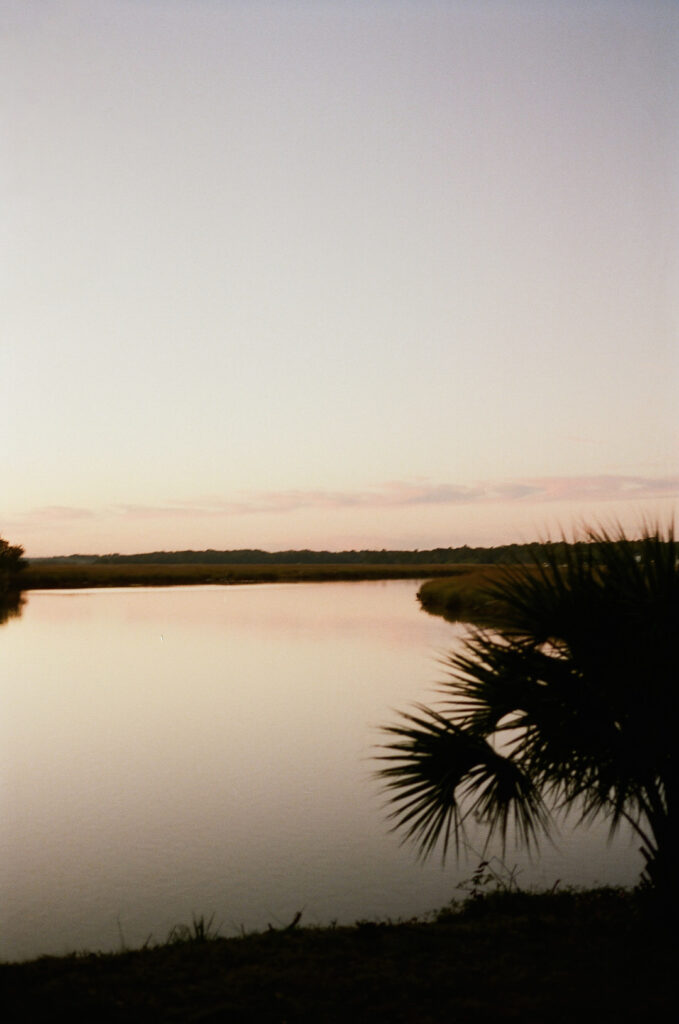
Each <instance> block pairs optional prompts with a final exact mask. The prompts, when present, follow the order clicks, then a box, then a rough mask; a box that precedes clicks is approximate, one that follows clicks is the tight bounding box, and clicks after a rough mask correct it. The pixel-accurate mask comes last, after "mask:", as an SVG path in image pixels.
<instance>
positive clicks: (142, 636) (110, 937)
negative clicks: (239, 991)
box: [0, 581, 639, 958]
mask: <svg viewBox="0 0 679 1024" xmlns="http://www.w3.org/2000/svg"><path fill="white" fill-rule="evenodd" d="M416 590H417V583H415V582H413V581H404V582H396V581H393V582H388V583H374V582H370V583H320V584H272V585H262V586H256V587H255V586H250V587H246V586H243V587H226V588H218V587H200V588H186V589H181V590H178V589H175V588H170V589H168V590H142V589H131V590H120V591H94V592H82V591H80V592H63V593H61V594H60V593H57V592H54V591H52V592H44V593H37V592H32V593H31V594H30V595H29V598H28V602H27V607H26V610H25V612H24V615H23V617H22V618H21V620H20V622H18V623H17V624H16V628H13V629H11V630H8V631H7V632H6V633H3V636H2V643H1V650H2V658H1V659H0V685H1V690H0V693H1V695H2V702H3V713H2V716H1V718H0V780H1V790H0V792H1V796H0V800H1V803H2V814H3V821H4V827H3V830H2V834H1V835H0V905H2V907H3V928H2V934H1V939H0V957H6V958H7V957H18V958H22V957H30V956H34V955H37V954H40V953H46V952H54V953H60V952H66V951H68V950H73V949H83V948H90V949H101V948H104V949H105V948H115V947H116V946H117V945H118V944H119V941H120V939H119V935H120V932H119V926H120V927H121V928H122V931H123V934H124V937H125V941H126V942H127V943H128V944H129V945H139V944H141V943H143V942H144V941H145V940H146V938H147V937H148V936H149V934H151V933H153V935H154V936H155V937H156V938H157V939H160V938H164V937H165V935H166V934H167V932H168V931H169V930H170V928H171V927H172V926H173V925H174V924H176V923H177V922H178V921H189V920H190V919H191V914H192V912H196V913H205V914H207V915H208V916H209V915H210V914H212V913H213V912H214V913H215V915H216V922H218V923H220V924H222V926H223V930H224V931H225V932H229V931H234V930H237V929H239V928H240V927H241V926H243V927H245V928H247V929H252V928H262V927H266V925H267V923H268V922H269V921H271V922H272V923H275V922H276V921H281V922H285V921H290V920H291V919H292V917H293V916H294V914H295V913H296V912H297V911H298V910H300V909H302V908H303V909H304V918H303V920H304V922H305V923H308V924H311V923H316V922H318V923H323V922H329V921H331V920H339V921H340V922H352V921H354V920H356V919H357V918H378V917H392V918H396V917H400V916H401V917H410V916H412V915H414V914H421V913H424V912H426V911H427V910H431V909H433V908H435V907H437V906H441V905H443V904H444V903H446V902H448V900H449V899H450V898H451V897H452V896H453V895H454V894H455V886H456V884H457V883H458V882H459V880H460V879H461V878H464V877H468V876H469V875H471V873H472V871H473V869H474V867H475V866H476V861H475V859H474V857H473V856H471V857H470V859H469V860H468V861H467V862H466V863H465V862H463V863H462V864H461V865H460V866H459V867H458V866H456V865H455V864H454V863H450V864H449V865H448V866H447V867H446V868H445V869H442V868H441V865H440V862H438V861H436V860H433V861H431V862H429V863H427V864H425V865H421V864H419V863H418V862H417V861H416V858H415V852H414V850H413V849H412V848H410V847H407V846H404V847H401V846H399V841H398V838H397V837H395V836H394V835H392V834H390V833H389V830H388V824H387V821H386V813H385V810H384V799H383V796H382V795H381V793H380V790H379V787H378V786H377V785H375V783H374V781H373V779H372V771H373V769H374V767H375V763H374V761H373V760H372V759H373V756H374V752H375V745H376V744H377V743H378V742H379V741H380V733H379V728H378V727H379V726H380V725H381V724H382V723H384V722H386V721H388V720H389V719H390V717H392V713H393V709H394V708H403V707H407V706H408V705H409V704H410V703H411V702H412V701H414V700H422V701H430V700H431V697H432V686H433V684H434V683H435V681H436V679H437V678H440V677H441V674H442V668H441V666H440V665H439V664H437V658H438V657H439V656H440V655H441V654H442V653H443V652H445V651H446V650H448V649H449V648H450V647H451V645H453V644H455V643H456V642H458V639H459V638H460V637H461V636H462V635H463V634H464V627H462V626H460V625H457V626H454V625H451V624H449V623H446V622H444V621H443V620H440V619H436V618H433V617H431V616H428V615H426V614H425V613H423V612H421V611H420V610H419V608H418V605H417V602H416V600H415V593H416ZM472 842H473V843H474V845H475V846H477V847H478V848H480V847H481V845H482V842H483V836H482V835H480V834H474V833H472ZM505 861H506V862H508V863H509V865H510V866H513V865H514V864H518V866H519V867H520V869H521V870H522V872H523V874H522V875H520V876H519V877H520V880H521V881H522V882H524V883H526V884H530V883H531V882H534V883H535V884H539V885H551V884H553V883H554V881H555V880H556V879H557V878H561V879H562V881H563V883H564V884H566V883H567V882H580V883H581V884H592V883H594V882H596V881H599V882H610V883H612V884H613V883H628V882H633V881H634V880H635V877H636V875H637V874H638V871H639V867H638V863H637V861H636V860H635V854H633V853H630V850H629V847H628V845H626V844H625V842H624V841H623V840H619V841H618V842H617V845H615V846H612V847H610V848H609V847H607V846H606V842H605V832H604V830H603V829H601V830H599V831H598V832H591V833H589V834H584V835H583V834H573V835H571V834H570V833H568V832H565V833H564V838H563V840H562V842H561V844H560V845H559V847H558V848H555V849H552V848H551V847H550V848H549V849H545V851H544V852H543V856H542V857H541V859H540V861H539V862H536V863H534V864H532V865H531V863H530V861H529V860H528V859H527V858H526V857H524V856H521V857H519V856H518V855H515V853H514V851H513V850H510V851H508V854H507V856H506V857H505Z"/></svg>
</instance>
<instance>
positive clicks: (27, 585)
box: [17, 563, 459, 590]
mask: <svg viewBox="0 0 679 1024" xmlns="http://www.w3.org/2000/svg"><path fill="white" fill-rule="evenodd" d="M457 571H459V567H457V566H449V565H368V564H366V565H347V564H330V563H328V564H323V563H321V564H297V565H288V564H281V565H271V564H269V565H219V564H212V565H211V564H206V565H200V564H198V565H193V564H190V563H186V564H184V563H180V564H176V565H173V564H158V565H147V564H136V563H122V564H119V563H113V564H101V563H100V564H95V565H79V564H50V563H37V564H35V565H29V566H28V567H27V568H26V569H24V570H23V572H22V573H21V576H20V577H18V578H17V585H18V586H19V587H20V589H21V590H70V589H80V588H82V589H86V588H94V587H170V586H190V585H199V584H203V585H204V584H209V583H212V584H225V585H228V584H235V583H309V582H325V581H328V582H331V581H340V580H357V581H358V580H402V579H429V578H431V577H441V576H450V575H451V573H455V572H457Z"/></svg>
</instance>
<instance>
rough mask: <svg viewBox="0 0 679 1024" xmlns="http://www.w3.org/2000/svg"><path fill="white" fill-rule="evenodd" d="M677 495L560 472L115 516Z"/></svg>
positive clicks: (138, 508) (296, 493) (627, 479)
mask: <svg viewBox="0 0 679 1024" xmlns="http://www.w3.org/2000/svg"><path fill="white" fill-rule="evenodd" d="M673 495H679V476H677V477H663V478H651V477H637V476H615V475H598V476H574V477H570V476H562V477H536V478H530V479H524V480H510V481H500V482H483V483H478V484H474V485H463V484H449V483H432V482H409V481H389V482H387V483H384V484H381V485H380V486H378V487H375V488H368V489H366V490H358V491H351V490H346V491H340V490H328V491H326V490H302V489H298V490H284V491H261V492H256V493H252V494H248V495H240V496H238V497H237V498H236V499H234V500H226V499H221V498H210V499H206V500H204V501H200V502H183V501H178V502H169V503H167V504H164V505H159V506H148V505H118V506H115V507H114V509H113V510H112V511H114V512H115V514H117V515H124V516H135V517H147V516H153V517H155V516H158V517H164V516H187V515H191V516H215V515H225V516H245V515H257V514H269V515H270V514H284V513H289V512H296V511H299V510H303V509H318V510H319V511H323V510H327V511H332V510H339V509H351V508H382V509H389V508H406V507H409V506H416V505H473V504H502V503H520V502H523V503H526V502H549V501H625V500H629V501H639V500H642V499H647V498H660V497H671V496H673Z"/></svg>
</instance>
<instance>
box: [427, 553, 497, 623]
mask: <svg viewBox="0 0 679 1024" xmlns="http://www.w3.org/2000/svg"><path fill="white" fill-rule="evenodd" d="M506 573H507V567H506V566H502V565H466V566H455V567H452V568H451V571H450V572H449V573H448V574H447V575H446V576H445V577H444V578H435V579H429V580H427V581H426V582H425V583H423V584H422V586H421V587H420V589H419V591H418V593H417V599H418V601H419V602H420V604H421V605H422V607H423V608H424V610H425V611H427V612H429V613H430V614H431V615H441V616H442V617H443V618H444V619H447V620H448V621H449V622H460V621H463V622H474V623H477V624H479V625H494V624H497V622H498V621H499V620H500V618H501V610H500V603H499V602H498V601H496V600H494V599H493V598H492V597H491V596H490V595H489V593H488V587H489V586H491V585H492V583H493V582H495V581H496V580H498V579H500V578H501V577H502V576H503V575H506ZM442 575H443V574H439V577H441V576H442Z"/></svg>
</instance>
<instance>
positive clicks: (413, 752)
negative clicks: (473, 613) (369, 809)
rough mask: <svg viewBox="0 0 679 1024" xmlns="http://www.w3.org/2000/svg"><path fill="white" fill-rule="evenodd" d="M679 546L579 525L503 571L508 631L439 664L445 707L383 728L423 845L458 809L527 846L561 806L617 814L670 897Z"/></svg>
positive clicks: (486, 636)
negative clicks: (581, 534) (573, 534)
mask: <svg viewBox="0 0 679 1024" xmlns="http://www.w3.org/2000/svg"><path fill="white" fill-rule="evenodd" d="M677 547H678V545H677V544H676V543H675V540H674V532H673V529H672V528H670V529H668V530H666V531H664V532H663V531H662V530H660V529H659V528H658V529H650V528H645V529H644V531H643V536H642V538H641V539H640V540H638V541H633V540H630V539H628V538H627V537H626V536H625V534H624V532H623V531H622V530H618V531H616V532H615V533H614V534H610V533H608V532H605V531H601V530H599V531H588V533H587V534H586V536H585V539H584V541H581V542H578V543H574V544H571V545H564V544H558V545H557V544H554V545H552V544H546V545H541V546H540V547H539V548H538V549H536V554H535V558H534V562H533V564H532V565H529V566H517V567H515V568H512V569H508V570H507V571H506V572H505V574H504V576H503V578H502V580H501V581H500V582H499V583H498V584H497V585H496V586H494V587H493V596H494V597H495V598H496V599H499V601H500V605H501V607H502V609H503V612H502V625H501V626H499V628H497V629H495V630H490V629H477V630H475V631H474V632H473V633H472V635H471V638H470V639H469V640H468V641H467V643H466V646H465V648H464V649H463V651H462V653H460V654H456V655H452V656H451V657H450V658H449V660H448V661H447V666H448V670H449V676H448V679H447V681H446V682H445V683H444V684H443V686H442V697H443V699H442V702H441V706H440V708H439V709H438V710H433V709H431V708H428V707H424V706H421V705H418V706H417V707H416V708H415V709H414V710H413V711H412V712H410V713H405V714H402V716H401V720H400V721H399V722H398V723H397V724H395V725H390V726H387V727H386V728H385V732H386V733H387V735H388V737H389V739H388V741H387V742H386V743H385V745H384V747H383V751H382V754H381V760H382V766H381V768H380V769H379V772H378V774H379V775H380V776H381V778H382V780H383V782H384V784H385V785H386V788H387V791H388V793H389V795H390V797H391V800H392V801H393V805H394V806H393V810H392V814H391V817H392V819H393V820H394V822H395V826H394V827H395V828H397V829H400V830H402V831H403V833H404V835H405V837H406V838H411V839H413V840H415V841H416V842H417V844H418V845H419V849H420V853H421V854H422V855H424V856H426V855H427V854H429V853H430V852H431V851H432V850H433V848H434V847H435V846H436V845H437V844H438V843H439V842H441V843H442V846H443V853H444V856H445V853H446V850H447V848H448V844H449V841H450V839H451V838H453V839H454V841H455V844H456V845H457V843H458V841H459V840H460V838H461V837H462V836H463V834H464V826H465V818H466V816H467V815H468V814H473V815H474V817H475V818H476V819H477V820H480V821H481V822H482V823H485V824H486V826H487V827H488V838H489V839H490V837H491V836H492V835H493V834H495V833H499V834H500V835H501V836H502V839H503V841H504V840H505V839H506V838H507V837H508V835H510V834H511V833H514V834H515V836H516V838H517V840H518V841H519V842H522V843H525V844H531V843H533V842H534V840H535V839H536V838H537V836H538V835H539V834H540V833H541V832H548V831H549V828H550V824H551V822H552V811H553V810H555V809H559V808H566V809H571V810H573V811H575V812H576V813H577V814H578V816H579V821H580V822H586V821H589V820H591V819H593V818H595V817H598V816H605V817H607V818H608V820H609V822H610V825H611V828H612V829H615V828H616V827H617V826H618V825H619V824H620V823H621V821H623V820H624V821H627V822H628V823H629V824H630V826H631V827H632V829H633V830H634V831H635V832H636V833H637V835H638V836H639V839H640V842H641V850H642V853H643V856H644V859H645V869H644V873H643V875H642V878H643V879H644V880H645V881H646V882H647V883H650V884H652V885H654V886H656V887H658V888H659V889H662V890H663V891H664V892H665V893H666V894H668V895H670V894H673V895H674V896H675V897H676V893H677V870H678V867H679V860H678V859H677V857H678V854H679V837H678V835H677V831H678V828H677V826H678V822H677V802H678V800H679V783H678V778H677V757H676V746H677V742H678V739H679V738H678V736H677V687H678V684H679V679H678V678H677V656H676V655H677V644H678V641H679V572H678V568H677V555H678V551H677Z"/></svg>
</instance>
